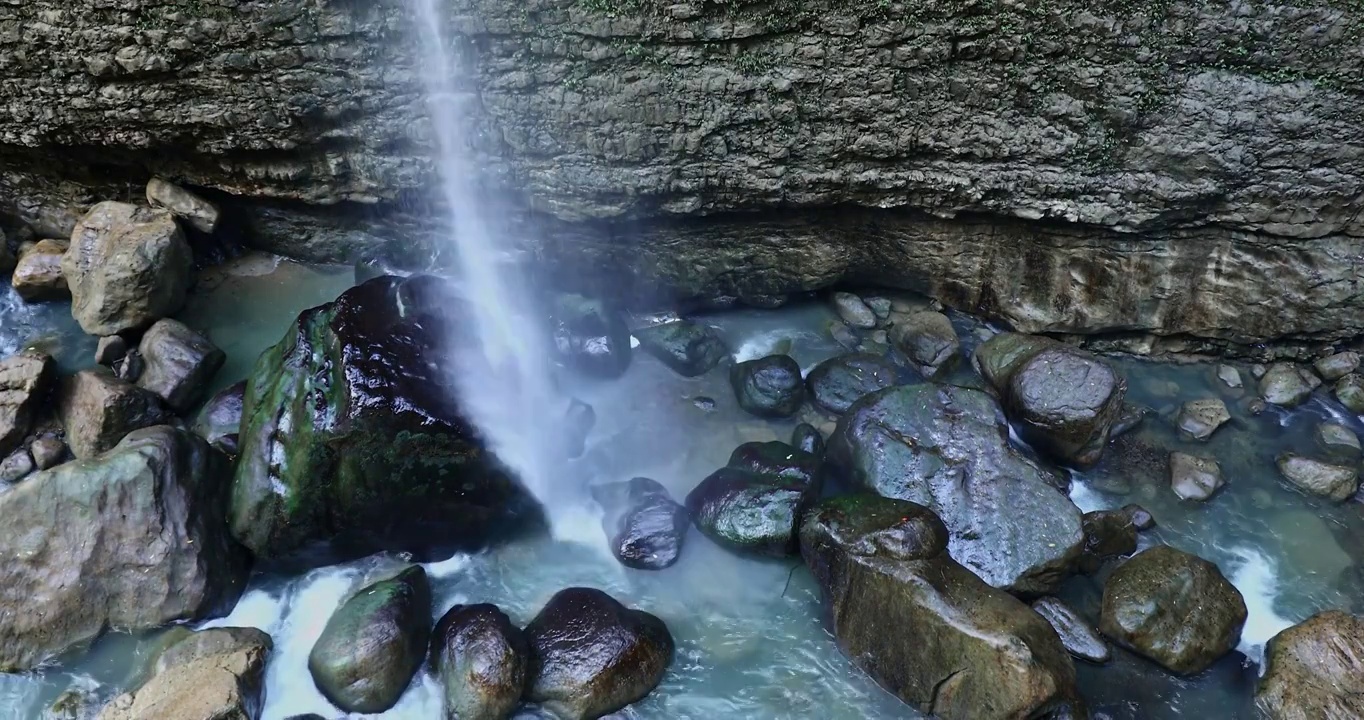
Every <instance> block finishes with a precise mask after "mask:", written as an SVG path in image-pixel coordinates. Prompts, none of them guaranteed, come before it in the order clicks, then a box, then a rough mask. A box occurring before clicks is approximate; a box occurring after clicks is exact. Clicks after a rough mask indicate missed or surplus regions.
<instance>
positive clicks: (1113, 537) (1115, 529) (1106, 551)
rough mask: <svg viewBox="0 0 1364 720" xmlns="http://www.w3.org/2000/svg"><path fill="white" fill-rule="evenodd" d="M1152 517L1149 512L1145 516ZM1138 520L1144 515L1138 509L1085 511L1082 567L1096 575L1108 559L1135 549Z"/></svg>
mask: <svg viewBox="0 0 1364 720" xmlns="http://www.w3.org/2000/svg"><path fill="white" fill-rule="evenodd" d="M1143 512H1144V511H1143ZM1149 517H1150V516H1149V515H1146V518H1149ZM1139 519H1145V518H1141V517H1140V516H1139V514H1138V513H1137V512H1136V511H1128V510H1126V509H1123V510H1095V511H1092V512H1087V513H1085V514H1084V516H1083V517H1082V519H1081V524H1082V527H1083V528H1084V534H1085V547H1084V551H1083V552H1082V553H1081V555H1080V561H1079V565H1078V567H1079V569H1080V570H1081V571H1082V572H1085V573H1089V574H1093V573H1095V572H1097V571H1098V570H1099V568H1100V567H1102V566H1103V564H1104V562H1105V561H1107V560H1111V559H1113V558H1118V557H1125V556H1128V555H1131V554H1132V553H1134V552H1136V551H1137V532H1139V531H1140V530H1141V528H1140V527H1138V523H1137V520H1139Z"/></svg>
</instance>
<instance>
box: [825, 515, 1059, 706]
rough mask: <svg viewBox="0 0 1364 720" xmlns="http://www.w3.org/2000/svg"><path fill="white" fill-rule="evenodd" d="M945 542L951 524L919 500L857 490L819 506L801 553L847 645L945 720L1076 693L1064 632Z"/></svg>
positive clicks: (857, 659)
mask: <svg viewBox="0 0 1364 720" xmlns="http://www.w3.org/2000/svg"><path fill="white" fill-rule="evenodd" d="M947 543H948V531H947V527H946V526H944V525H943V523H942V522H941V521H940V520H939V519H938V518H937V517H936V516H935V515H934V514H933V513H932V512H931V511H930V510H929V509H927V508H925V507H923V506H921V505H917V504H915V503H911V502H906V501H903V500H895V499H890V498H882V497H877V496H874V495H850V496H843V497H838V498H833V499H830V500H826V501H824V502H822V503H820V504H819V505H818V506H816V508H815V509H814V510H812V511H811V513H810V515H809V516H807V518H806V520H805V522H804V524H803V526H802V529H801V555H802V557H804V558H805V562H806V564H807V565H808V566H809V568H810V571H811V572H812V573H813V574H814V576H815V579H816V581H817V582H818V583H819V585H820V588H821V590H822V593H823V596H824V600H825V603H826V605H827V608H828V616H829V617H830V618H831V621H832V630H833V633H834V637H835V639H836V640H837V641H838V645H839V649H840V650H842V651H843V652H844V654H846V655H847V656H848V657H849V658H850V659H852V661H853V663H854V664H856V665H857V666H858V667H860V668H862V669H863V670H864V671H866V672H867V673H868V674H869V675H871V676H872V677H873V678H874V679H875V680H876V681H877V682H878V683H880V684H881V685H882V686H883V687H885V688H886V689H887V690H889V691H890V692H892V693H894V694H895V695H896V696H898V697H899V698H900V699H902V700H904V701H905V702H907V703H909V704H911V705H913V706H915V707H917V708H918V709H920V710H922V711H924V712H926V713H930V714H932V715H933V716H935V717H940V718H944V719H947V720H968V719H969V720H979V719H982V718H1001V719H1002V718H1014V717H1030V716H1034V715H1041V714H1043V712H1044V711H1045V710H1047V709H1049V708H1054V707H1056V706H1057V705H1059V704H1061V703H1063V702H1065V701H1067V700H1069V699H1071V698H1073V697H1075V688H1074V682H1075V669H1074V666H1073V665H1072V664H1071V660H1070V658H1069V657H1068V656H1067V655H1066V651H1065V649H1064V647H1063V646H1062V645H1061V641H1060V640H1059V639H1058V638H1057V635H1056V633H1055V631H1053V630H1052V628H1051V627H1050V626H1049V625H1048V624H1047V622H1046V621H1045V620H1043V619H1042V617H1041V616H1039V615H1038V614H1037V613H1034V612H1033V611H1032V610H1031V609H1029V608H1028V606H1026V605H1024V604H1023V603H1022V602H1020V601H1019V600H1017V599H1015V598H1014V597H1012V596H1011V595H1009V594H1007V593H1005V592H1002V591H1000V590H997V589H995V588H992V587H990V586H988V585H986V584H985V583H984V582H982V581H981V580H980V578H978V577H977V576H976V575H975V574H974V573H972V572H971V571H970V570H968V569H966V568H965V567H962V566H961V565H960V564H958V563H957V562H956V561H954V560H953V559H952V558H951V556H950V555H949V554H948V552H947ZM1003 647H1016V648H1019V652H1001V648H1003Z"/></svg>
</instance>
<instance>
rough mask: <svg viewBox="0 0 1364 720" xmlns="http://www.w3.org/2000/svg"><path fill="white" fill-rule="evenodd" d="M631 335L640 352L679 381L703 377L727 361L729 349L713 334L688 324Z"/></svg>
mask: <svg viewBox="0 0 1364 720" xmlns="http://www.w3.org/2000/svg"><path fill="white" fill-rule="evenodd" d="M634 334H635V338H636V339H638V340H639V349H640V350H643V351H644V352H647V353H649V354H650V355H653V356H654V357H656V358H658V359H659V360H661V361H662V362H663V364H664V365H667V366H668V367H669V368H672V370H673V372H675V373H677V374H678V375H681V376H682V377H696V376H698V375H704V374H706V373H708V372H710V371H711V370H712V369H713V368H714V367H715V366H716V365H719V364H720V361H721V360H724V359H725V358H727V357H729V349H728V348H726V347H725V344H724V342H723V341H721V340H720V338H719V336H717V335H716V334H715V331H714V330H711V329H710V328H708V327H706V326H704V325H700V324H697V323H694V322H691V321H688V320H682V321H679V322H671V323H664V324H662V325H655V326H653V327H649V328H643V329H640V330H636V331H635V333H634Z"/></svg>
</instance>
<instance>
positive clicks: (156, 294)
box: [62, 202, 194, 335]
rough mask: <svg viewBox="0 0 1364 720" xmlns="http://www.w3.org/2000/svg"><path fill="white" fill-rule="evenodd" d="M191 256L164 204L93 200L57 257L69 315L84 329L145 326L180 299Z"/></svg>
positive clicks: (105, 332) (172, 308)
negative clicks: (149, 205) (157, 207)
mask: <svg viewBox="0 0 1364 720" xmlns="http://www.w3.org/2000/svg"><path fill="white" fill-rule="evenodd" d="M193 262H194V260H193V256H192V254H191V252H190V248H189V244H188V243H186V242H185V235H184V233H183V232H181V230H180V226H179V225H178V224H177V223H176V222H175V217H174V216H173V215H171V214H170V213H169V212H166V211H165V210H153V209H150V208H145V207H138V206H136V205H130V204H128V203H120V202H102V203H99V204H98V205H96V206H94V207H93V208H91V209H90V212H88V213H86V215H85V217H83V218H81V221H80V222H79V223H78V224H77V225H76V229H75V231H74V232H72V233H71V247H70V249H69V250H67V253H66V256H65V257H64V258H63V259H62V274H63V275H64V276H65V277H66V284H67V285H68V286H69V287H70V288H71V315H72V316H73V317H75V318H76V321H77V322H78V323H80V326H81V328H83V329H84V330H85V331H86V332H87V333H90V334H91V335H114V334H116V333H120V332H123V331H125V330H136V329H140V328H145V327H147V326H148V325H151V324H152V323H153V322H155V321H157V320H160V319H161V318H163V317H167V316H169V315H172V314H174V313H175V312H176V311H178V310H179V309H180V307H181V306H182V305H184V303H185V296H186V293H187V292H188V290H189V284H190V272H191V270H192V268H193Z"/></svg>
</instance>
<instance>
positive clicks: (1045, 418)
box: [1004, 347, 1127, 467]
mask: <svg viewBox="0 0 1364 720" xmlns="http://www.w3.org/2000/svg"><path fill="white" fill-rule="evenodd" d="M1126 393H1127V382H1126V381H1125V380H1123V378H1122V377H1120V376H1119V375H1117V374H1116V373H1114V372H1113V370H1112V368H1110V367H1109V366H1108V365H1107V364H1106V363H1103V362H1100V361H1099V360H1097V359H1095V358H1093V357H1089V356H1087V355H1086V354H1084V353H1080V352H1077V351H1075V350H1072V349H1070V348H1060V347H1056V348H1051V349H1047V350H1043V351H1042V352H1040V353H1038V354H1037V355H1034V356H1033V357H1032V358H1031V359H1029V360H1027V361H1026V362H1024V363H1023V364H1022V365H1021V366H1020V367H1019V368H1018V371H1017V372H1015V373H1014V374H1013V376H1012V378H1011V379H1010V381H1009V386H1008V390H1007V394H1006V400H1005V403H1004V405H1005V408H1007V410H1008V412H1009V415H1010V417H1011V418H1013V419H1015V420H1016V421H1017V422H1018V424H1019V428H1018V431H1019V435H1020V436H1022V437H1023V439H1024V440H1027V441H1028V442H1029V443H1031V444H1032V445H1034V446H1035V447H1037V448H1038V449H1039V450H1041V451H1043V452H1045V453H1047V454H1049V455H1051V456H1052V457H1055V458H1057V459H1059V460H1061V461H1062V462H1066V463H1070V464H1073V465H1075V466H1077V467H1089V466H1092V465H1094V464H1095V463H1097V462H1098V461H1099V457H1100V456H1101V455H1102V454H1103V450H1104V447H1105V446H1107V444H1108V439H1109V435H1110V433H1111V432H1112V428H1113V424H1114V423H1115V422H1117V420H1118V415H1119V414H1120V413H1121V412H1122V403H1123V398H1124V397H1125V396H1126Z"/></svg>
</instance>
